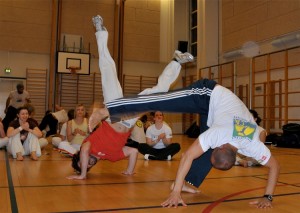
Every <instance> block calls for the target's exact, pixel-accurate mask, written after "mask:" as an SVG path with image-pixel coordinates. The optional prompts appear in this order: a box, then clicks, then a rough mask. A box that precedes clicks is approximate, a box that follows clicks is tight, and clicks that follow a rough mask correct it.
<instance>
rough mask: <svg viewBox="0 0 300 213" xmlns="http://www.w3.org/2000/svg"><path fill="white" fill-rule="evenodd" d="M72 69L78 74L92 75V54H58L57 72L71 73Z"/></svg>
mask: <svg viewBox="0 0 300 213" xmlns="http://www.w3.org/2000/svg"><path fill="white" fill-rule="evenodd" d="M71 68H76V69H77V70H76V74H81V75H89V74H90V54H89V53H71V52H58V54H57V72H58V73H69V74H70V73H71V70H70V69H71Z"/></svg>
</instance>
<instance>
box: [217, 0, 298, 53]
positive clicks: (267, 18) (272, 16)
mask: <svg viewBox="0 0 300 213" xmlns="http://www.w3.org/2000/svg"><path fill="white" fill-rule="evenodd" d="M221 2H222V4H221V13H222V20H221V21H222V47H223V48H222V51H223V52H226V51H229V50H231V49H234V48H237V47H240V46H242V44H243V43H244V42H246V41H256V42H261V41H264V40H269V39H271V38H275V37H277V36H280V35H284V34H287V33H290V32H295V31H298V30H299V29H300V22H299V21H298V20H299V19H300V1H299V0H285V1H282V0H244V1H240V0H238V1H237V0H222V1H221Z"/></svg>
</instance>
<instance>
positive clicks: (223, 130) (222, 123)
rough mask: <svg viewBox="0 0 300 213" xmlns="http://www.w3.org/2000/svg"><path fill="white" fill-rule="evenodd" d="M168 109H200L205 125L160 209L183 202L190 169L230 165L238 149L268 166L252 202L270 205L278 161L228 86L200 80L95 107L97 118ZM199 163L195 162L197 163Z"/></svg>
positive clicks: (184, 111) (185, 154)
mask: <svg viewBox="0 0 300 213" xmlns="http://www.w3.org/2000/svg"><path fill="white" fill-rule="evenodd" d="M153 110H159V111H166V112H183V113H198V114H200V116H201V117H204V118H207V122H206V124H207V126H208V127H209V128H208V129H207V130H206V131H204V132H203V133H202V134H200V136H199V137H198V138H197V139H196V140H195V142H194V143H193V144H192V145H191V146H190V147H189V148H188V150H187V151H186V152H185V153H184V154H183V155H182V158H181V162H180V165H179V169H178V172H177V176H176V180H175V184H174V186H173V187H172V192H171V194H170V196H169V198H168V199H167V200H166V201H165V202H163V203H162V204H161V205H162V206H164V207H172V206H174V207H177V206H178V204H182V205H184V206H186V204H185V202H184V201H183V200H182V198H181V195H180V193H181V191H182V190H183V191H190V190H189V189H187V186H186V185H185V183H184V179H185V178H186V176H187V174H188V172H189V170H190V171H191V170H192V171H194V173H195V172H197V171H196V170H195V168H197V169H198V173H201V175H202V177H198V178H200V179H201V178H203V177H205V176H206V175H207V173H202V172H201V170H202V167H207V168H208V171H209V166H210V164H211V165H212V166H213V167H215V168H217V169H221V170H228V169H230V168H231V167H232V166H233V165H234V163H235V157H236V154H237V152H239V153H241V154H243V155H245V156H249V157H253V158H254V159H256V160H257V161H258V162H259V163H260V164H262V165H264V166H266V167H268V168H269V177H268V182H267V186H266V189H265V194H264V196H262V198H261V199H259V200H257V201H254V202H252V204H255V205H257V207H258V208H268V207H272V195H273V193H274V190H275V186H276V182H277V178H278V175H279V164H278V162H277V160H276V159H275V158H274V157H273V156H272V155H271V152H270V150H269V149H268V148H267V147H266V146H265V145H264V144H263V143H262V142H261V141H260V139H259V131H257V129H258V128H257V125H256V123H255V121H254V119H253V116H252V115H251V113H250V112H249V110H248V109H247V107H246V106H245V105H244V103H243V102H242V101H241V100H240V99H239V98H238V97H237V96H236V95H235V94H233V93H232V92H231V91H230V90H228V89H226V88H225V87H222V86H220V85H217V83H216V82H215V81H213V80H208V79H203V80H199V81H197V82H195V83H193V84H192V85H190V86H189V87H187V88H184V89H181V90H177V91H171V92H168V93H162V94H157V95H147V96H138V97H134V98H121V99H117V100H113V101H111V102H109V103H106V108H102V109H98V110H95V111H94V112H95V113H97V115H98V117H105V116H108V115H109V116H110V117H111V118H114V119H116V120H117V119H120V118H121V117H123V118H124V117H126V116H127V117H128V116H133V115H134V113H140V112H146V111H153ZM212 149H214V150H213V151H212V152H211V155H208V156H209V158H206V161H202V164H199V163H198V165H197V166H193V165H192V163H193V161H194V162H195V161H196V162H197V160H198V159H202V157H204V156H205V154H206V153H205V152H208V153H209V152H210V150H212ZM198 162H199V161H198Z"/></svg>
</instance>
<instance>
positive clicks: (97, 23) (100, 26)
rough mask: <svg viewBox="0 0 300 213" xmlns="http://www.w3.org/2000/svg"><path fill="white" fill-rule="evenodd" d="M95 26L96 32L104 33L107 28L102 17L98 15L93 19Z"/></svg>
mask: <svg viewBox="0 0 300 213" xmlns="http://www.w3.org/2000/svg"><path fill="white" fill-rule="evenodd" d="M92 21H93V24H94V26H95V28H96V31H103V30H106V28H105V27H104V26H103V19H102V17H101V16H99V15H97V16H94V17H93V18H92Z"/></svg>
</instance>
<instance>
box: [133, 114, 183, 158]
mask: <svg viewBox="0 0 300 213" xmlns="http://www.w3.org/2000/svg"><path fill="white" fill-rule="evenodd" d="M171 138H172V130H171V128H170V127H169V126H168V125H167V124H166V123H165V122H164V115H163V113H162V112H160V111H156V112H155V114H154V124H152V125H151V126H150V127H149V128H148V129H147V132H146V143H145V144H140V145H139V148H138V150H139V152H140V153H141V154H143V155H144V157H145V159H146V160H171V159H172V157H173V155H175V154H176V153H177V152H179V151H180V145H179V144H178V143H172V142H171Z"/></svg>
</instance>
